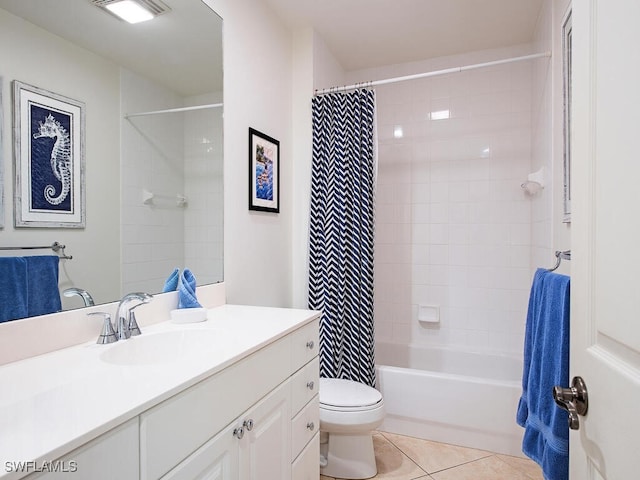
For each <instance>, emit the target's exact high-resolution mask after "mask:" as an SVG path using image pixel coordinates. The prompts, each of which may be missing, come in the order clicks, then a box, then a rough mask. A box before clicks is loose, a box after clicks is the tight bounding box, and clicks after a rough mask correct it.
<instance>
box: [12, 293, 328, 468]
mask: <svg viewBox="0 0 640 480" xmlns="http://www.w3.org/2000/svg"><path fill="white" fill-rule="evenodd" d="M317 315H318V312H312V311H309V310H297V309H281V308H267V307H251V306H239V305H223V306H221V307H216V308H212V309H210V310H209V311H208V315H207V318H208V320H207V321H205V322H199V323H190V324H174V323H171V322H163V323H159V324H155V325H151V326H149V327H146V328H144V327H143V332H142V335H141V336H139V337H133V338H131V339H129V340H126V341H120V342H116V343H113V344H109V345H97V344H96V343H95V341H94V342H90V343H86V344H82V345H77V346H74V347H69V348H66V349H63V350H58V351H55V352H51V353H47V354H44V355H39V356H37V357H32V358H29V359H26V360H21V361H18V362H14V363H10V364H7V365H3V366H0V478H3V479H7V480H8V479H14V478H20V477H22V476H25V475H26V474H27V473H29V472H24V473H21V474H20V473H17V472H8V471H7V470H12V469H11V468H7V462H12V465H13V462H26V461H36V462H38V464H42V462H44V461H53V460H56V459H57V458H59V457H61V456H63V455H65V454H66V453H68V452H70V451H72V450H74V449H75V448H77V447H79V446H80V445H83V444H85V443H87V442H88V441H90V440H92V439H93V438H96V437H98V436H99V435H101V434H103V433H105V432H107V431H108V430H110V429H112V428H114V427H116V426H117V425H120V424H121V423H123V422H125V421H127V420H129V419H131V418H133V417H135V416H137V415H139V414H140V413H142V412H143V411H145V410H147V409H149V408H150V407H152V406H154V405H156V404H158V403H160V402H162V401H163V400H166V399H167V398H169V397H170V396H172V395H174V394H176V393H178V392H179V391H182V390H184V389H185V388H188V387H190V386H191V385H194V384H195V383H197V382H199V381H201V380H203V379H204V378H207V377H209V376H211V375H213V374H214V373H216V372H218V371H220V370H222V369H224V368H225V367H227V366H229V365H230V364H232V363H235V362H236V361H238V360H240V359H242V358H244V357H246V356H248V355H249V354H251V353H253V352H255V351H257V350H258V349H260V348H262V347H263V346H265V345H267V344H268V343H270V342H272V341H274V340H277V339H278V338H281V337H283V336H285V335H286V334H288V333H289V332H291V331H293V330H295V329H296V328H298V327H301V326H302V325H304V324H306V323H308V322H310V321H311V320H313V319H314V318H316V317H317ZM176 330H180V331H188V330H210V331H213V332H217V333H218V334H219V335H220V338H219V339H218V338H217V336H216V335H215V334H212V333H209V332H207V333H206V334H205V333H204V332H203V334H202V339H204V340H203V341H199V342H197V343H198V345H195V346H193V347H191V346H190V348H189V349H188V351H182V350H180V351H179V352H178V354H176V352H175V350H174V351H173V352H167V358H166V361H165V359H164V357H163V356H162V355H161V354H160V353H158V352H154V354H153V357H154V359H155V360H152V361H150V362H149V363H146V362H139V363H137V364H129V365H118V364H114V363H110V362H107V361H105V360H104V359H103V358H104V357H105V356H107V355H106V354H105V352H107V351H109V350H110V349H113V348H118V347H119V346H120V347H121V348H122V346H123V344H124V343H126V342H136V341H138V342H140V341H145V338H144V337H145V336H151V335H156V334H162V333H163V332H168V331H176ZM98 333H99V332H96V338H97V337H98ZM209 335H210V336H212V338H211V339H208V336H209ZM192 338H193V337H192ZM130 346H136V344H134V343H132V344H131V345H130ZM101 357H103V358H101Z"/></svg>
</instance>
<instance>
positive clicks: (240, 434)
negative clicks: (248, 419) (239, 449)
mask: <svg viewBox="0 0 640 480" xmlns="http://www.w3.org/2000/svg"><path fill="white" fill-rule="evenodd" d="M233 436H234V437H236V438H237V439H238V440H240V439H241V438H242V437H244V427H240V428H234V429H233Z"/></svg>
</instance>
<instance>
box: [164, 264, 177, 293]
mask: <svg viewBox="0 0 640 480" xmlns="http://www.w3.org/2000/svg"><path fill="white" fill-rule="evenodd" d="M179 278H180V270H178V269H177V268H176V269H175V270H174V271H173V272H171V275H169V278H167V281H166V282H164V287H163V288H162V293H167V292H175V291H176V290H177V289H178V279H179Z"/></svg>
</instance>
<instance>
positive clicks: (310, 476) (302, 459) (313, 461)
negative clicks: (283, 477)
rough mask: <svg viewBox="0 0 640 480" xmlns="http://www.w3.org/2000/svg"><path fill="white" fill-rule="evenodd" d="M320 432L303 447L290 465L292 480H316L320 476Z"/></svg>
mask: <svg viewBox="0 0 640 480" xmlns="http://www.w3.org/2000/svg"><path fill="white" fill-rule="evenodd" d="M319 458H320V432H316V434H315V436H314V437H313V439H312V440H311V441H310V442H309V444H308V445H307V446H306V447H305V449H304V450H303V451H302V453H301V454H300V455H298V458H296V459H295V461H294V462H293V464H292V465H291V479H292V480H318V478H320V461H319Z"/></svg>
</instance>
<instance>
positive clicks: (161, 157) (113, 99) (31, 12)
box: [0, 0, 223, 309]
mask: <svg viewBox="0 0 640 480" xmlns="http://www.w3.org/2000/svg"><path fill="white" fill-rule="evenodd" d="M110 1H111V0H56V1H55V2H51V1H50V0H28V1H25V0H0V58H3V62H2V65H0V85H1V86H2V95H1V96H0V105H1V106H2V115H0V119H3V124H2V127H3V128H2V129H0V131H3V134H2V138H1V139H0V144H1V145H2V149H1V151H0V153H1V155H0V159H1V160H2V168H1V169H0V172H3V177H4V178H2V188H3V192H4V195H3V198H4V206H3V212H4V219H5V221H4V228H3V229H2V230H0V247H24V246H38V245H42V246H46V245H51V244H52V243H54V242H59V243H61V244H64V245H65V246H66V254H67V255H72V256H73V259H72V260H61V261H60V264H59V276H60V280H59V286H60V291H61V292H62V291H63V290H65V289H68V288H79V289H83V290H86V291H88V292H89V293H90V294H91V296H92V297H93V299H94V301H95V303H96V304H99V303H105V302H112V301H116V300H118V299H119V298H121V297H122V295H123V294H124V293H126V292H131V291H145V292H149V293H158V292H161V291H162V288H163V285H164V281H165V280H166V278H167V277H168V276H169V274H170V273H171V272H172V270H173V269H174V268H180V269H183V268H190V269H191V271H192V272H193V274H194V275H195V277H196V279H197V283H198V285H203V284H208V283H215V282H220V281H222V280H223V272H222V268H223V245H222V241H223V215H222V212H223V208H222V207H223V205H222V202H223V170H222V163H223V162H222V155H223V150H222V140H223V136H222V102H223V95H222V94H223V92H222V19H221V18H220V17H219V16H218V15H217V14H216V13H215V12H214V11H213V10H212V9H211V8H210V7H209V6H208V5H207V3H206V0H162V1H159V0H137V1H139V3H142V4H145V5H147V6H151V7H152V8H154V9H156V8H157V9H160V10H164V11H163V12H161V14H160V15H158V16H157V17H156V18H154V19H152V20H149V21H146V22H143V23H137V24H129V23H126V22H124V21H123V20H120V19H118V18H116V17H115V16H114V15H112V14H110V13H108V12H107V11H106V10H105V9H104V8H102V7H101V6H100V5H103V4H105V3H110ZM14 81H19V82H23V83H26V84H29V85H32V86H35V87H37V88H39V89H43V90H46V91H48V92H55V93H56V94H58V95H63V96H65V97H68V98H71V99H74V100H76V101H79V102H82V103H83V104H84V106H85V123H86V125H85V134H84V138H83V141H84V145H85V148H84V151H85V171H84V172H83V173H84V179H85V193H86V196H85V203H86V206H85V209H86V212H85V213H86V226H85V228H82V229H65V228H25V227H14V226H13V220H12V219H13V215H14V212H13V205H14V203H15V199H14V198H13V194H14V193H13V192H15V190H16V189H15V187H14V178H15V175H16V174H15V169H14V166H13V150H14V148H15V146H14V139H13V138H12V135H11V133H12V128H13V124H12V111H13V105H12V97H13V95H12V84H13V82H14ZM0 178H1V177H0ZM0 218H2V216H1V215H0ZM1 253H2V255H3V256H7V255H11V256H20V255H32V254H34V255H50V254H53V252H51V251H47V250H46V249H43V250H40V251H37V252H34V251H30V252H28V253H27V252H20V251H11V252H6V251H3V252H1ZM61 299H62V305H63V309H69V308H78V307H83V306H84V301H83V299H82V297H81V296H79V295H72V296H71V297H65V296H62V295H61Z"/></svg>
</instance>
